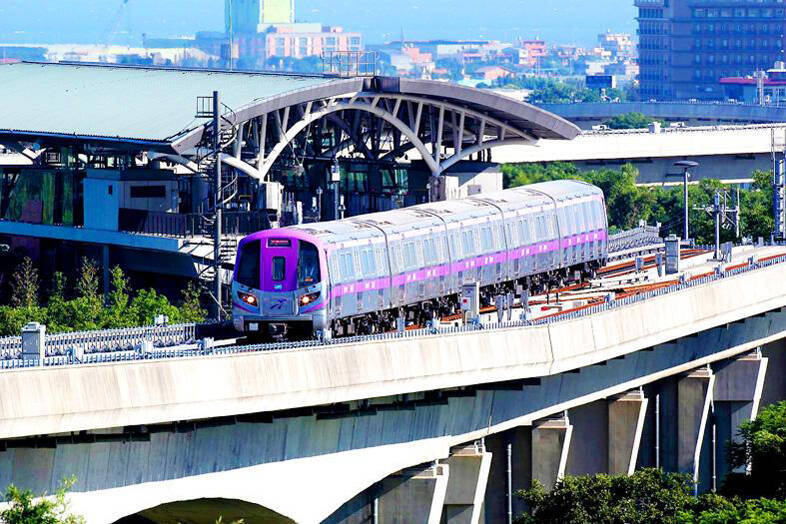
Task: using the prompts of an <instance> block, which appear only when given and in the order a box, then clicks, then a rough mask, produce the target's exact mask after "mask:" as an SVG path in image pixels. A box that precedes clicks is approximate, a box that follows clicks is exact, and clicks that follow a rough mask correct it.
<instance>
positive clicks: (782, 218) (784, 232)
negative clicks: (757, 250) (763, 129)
mask: <svg viewBox="0 0 786 524" xmlns="http://www.w3.org/2000/svg"><path fill="white" fill-rule="evenodd" d="M770 135H771V138H770V140H771V142H772V208H773V209H772V211H773V215H774V218H775V222H774V226H775V227H774V228H773V229H774V231H773V235H772V236H773V239H774V240H782V239H784V238H786V172H785V171H786V169H784V163H785V161H784V157H786V152H784V149H786V131H784V137H783V142H781V143H778V141H777V138H778V137H776V135H775V129H772V130H771V131H770Z"/></svg>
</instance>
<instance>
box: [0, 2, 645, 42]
mask: <svg viewBox="0 0 786 524" xmlns="http://www.w3.org/2000/svg"><path fill="white" fill-rule="evenodd" d="M296 2H297V4H296V10H297V17H298V19H299V20H302V21H309V22H323V23H326V24H333V25H343V26H344V27H345V28H346V29H347V30H356V31H361V32H362V33H363V34H364V36H365V37H366V40H367V41H368V42H372V43H377V42H382V41H386V40H391V39H397V38H398V37H399V35H400V34H401V31H402V30H403V31H404V34H405V36H406V38H413V39H425V38H487V39H497V40H507V39H512V38H514V37H516V36H522V37H525V38H534V37H541V38H545V39H547V40H549V41H553V42H560V43H576V44H583V45H586V44H590V43H592V42H594V40H595V36H596V35H597V34H598V33H599V32H602V31H605V30H606V29H610V30H613V31H626V32H633V31H634V30H635V24H634V20H633V18H634V16H635V13H636V11H635V9H634V7H633V0H551V1H546V2H544V1H542V0H409V1H408V2H407V1H401V0H362V1H359V0H296ZM121 3H122V0H0V41H3V42H9V41H16V42H44V43H50V42H52V43H54V42H95V41H99V42H100V41H102V40H112V43H127V41H128V40H129V38H131V39H133V41H134V42H139V41H141V34H142V33H143V32H144V33H147V34H148V35H149V36H176V35H183V34H193V33H194V32H196V31H197V30H221V29H222V25H223V4H224V3H223V0H128V5H127V7H126V10H127V12H126V13H125V14H123V15H122V16H117V15H118V14H119V13H120V12H121V10H120V9H119V8H120V5H121ZM402 5H407V7H401V6H402ZM122 30H130V34H131V37H127V36H122V35H121V36H118V35H115V36H112V37H110V36H109V35H110V34H112V33H113V32H115V31H122Z"/></svg>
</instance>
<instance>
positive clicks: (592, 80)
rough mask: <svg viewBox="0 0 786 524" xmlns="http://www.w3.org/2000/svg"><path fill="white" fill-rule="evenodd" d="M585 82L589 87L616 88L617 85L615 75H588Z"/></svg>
mask: <svg viewBox="0 0 786 524" xmlns="http://www.w3.org/2000/svg"><path fill="white" fill-rule="evenodd" d="M584 83H585V84H586V86H587V89H614V88H615V87H617V80H616V78H614V75H587V76H586V77H585V79H584Z"/></svg>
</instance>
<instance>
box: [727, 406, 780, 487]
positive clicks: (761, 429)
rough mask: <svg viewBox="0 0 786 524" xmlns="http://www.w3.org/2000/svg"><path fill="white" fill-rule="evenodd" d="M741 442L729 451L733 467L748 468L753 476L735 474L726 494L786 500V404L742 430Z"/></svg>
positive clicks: (764, 412)
mask: <svg viewBox="0 0 786 524" xmlns="http://www.w3.org/2000/svg"><path fill="white" fill-rule="evenodd" d="M739 436H740V437H741V440H740V442H733V443H731V445H730V449H729V462H730V466H732V467H734V468H739V467H746V466H747V465H748V464H750V469H751V472H750V475H746V474H744V473H732V474H730V475H728V476H727V479H726V482H725V483H724V486H723V491H724V493H729V494H735V495H742V496H746V497H758V496H764V497H775V498H778V499H786V401H782V402H778V403H776V404H771V405H769V406H767V407H765V408H764V409H762V410H761V411H760V412H759V415H758V416H757V417H756V418H755V419H753V420H750V421H746V422H743V423H742V424H741V425H740V428H739Z"/></svg>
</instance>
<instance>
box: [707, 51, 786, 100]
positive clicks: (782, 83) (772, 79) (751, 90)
mask: <svg viewBox="0 0 786 524" xmlns="http://www.w3.org/2000/svg"><path fill="white" fill-rule="evenodd" d="M759 75H760V77H757V75H753V76H746V77H734V76H731V77H724V78H721V79H720V84H721V86H722V87H723V89H724V91H725V93H726V97H727V98H733V99H735V100H738V101H740V102H745V103H746V104H759V103H763V104H767V105H770V104H772V105H781V104H786V67H784V64H783V62H778V63H776V64H775V67H774V68H773V69H770V70H768V71H767V72H766V74H765V73H763V72H760V73H759ZM760 99H761V100H760Z"/></svg>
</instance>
